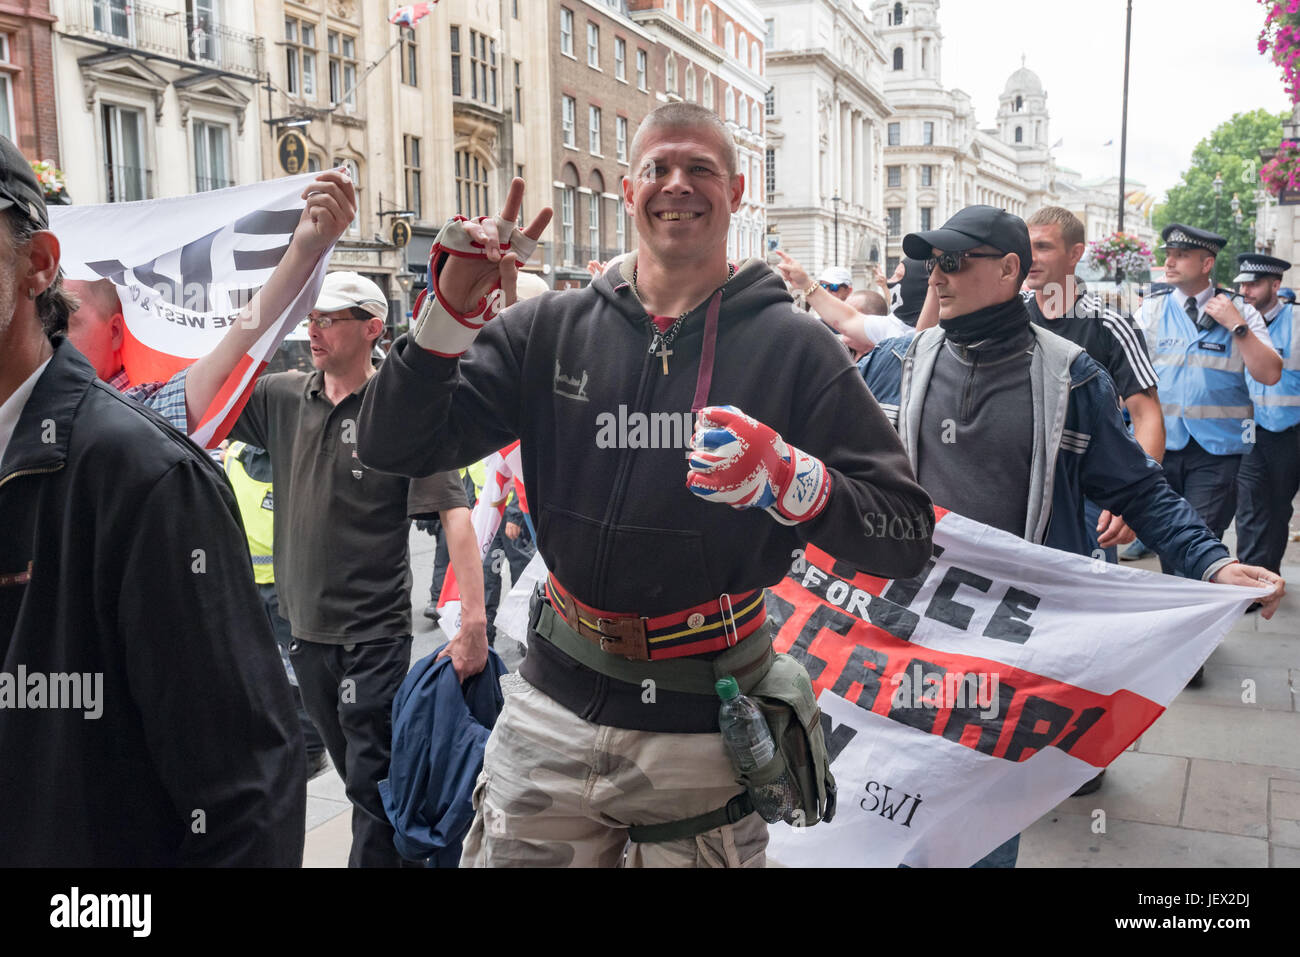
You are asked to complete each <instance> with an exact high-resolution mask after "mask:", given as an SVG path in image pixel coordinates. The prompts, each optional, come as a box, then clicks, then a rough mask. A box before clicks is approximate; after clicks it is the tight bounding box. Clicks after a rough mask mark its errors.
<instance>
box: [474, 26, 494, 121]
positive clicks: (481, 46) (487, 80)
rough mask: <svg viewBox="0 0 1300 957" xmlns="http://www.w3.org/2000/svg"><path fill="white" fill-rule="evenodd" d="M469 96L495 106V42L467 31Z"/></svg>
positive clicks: (484, 35) (483, 35)
mask: <svg viewBox="0 0 1300 957" xmlns="http://www.w3.org/2000/svg"><path fill="white" fill-rule="evenodd" d="M469 95H470V97H471V98H472V99H475V100H478V101H479V102H480V103H488V104H490V105H492V106H496V105H497V41H496V40H489V39H488V37H487V34H486V33H479V32H478V31H477V30H471V31H469Z"/></svg>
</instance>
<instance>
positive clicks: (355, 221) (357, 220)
mask: <svg viewBox="0 0 1300 957" xmlns="http://www.w3.org/2000/svg"><path fill="white" fill-rule="evenodd" d="M333 165H334V166H335V168H337V167H339V166H343V167H346V168H347V171H348V176H350V177H351V178H352V182H353V183H354V184H356V187H357V190H358V195H357V210H356V212H355V213H353V214H352V222H350V223H348V233H349V234H351V235H353V236H359V235H361V195H360V189H361V168H360V167H359V166H357V161H356V160H354V159H348V158H347V157H346V156H336V157H334V164H333Z"/></svg>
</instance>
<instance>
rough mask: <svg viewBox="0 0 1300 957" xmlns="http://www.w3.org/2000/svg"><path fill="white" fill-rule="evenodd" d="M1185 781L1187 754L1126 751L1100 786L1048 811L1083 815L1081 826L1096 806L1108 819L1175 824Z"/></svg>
mask: <svg viewBox="0 0 1300 957" xmlns="http://www.w3.org/2000/svg"><path fill="white" fill-rule="evenodd" d="M1186 784H1187V759H1186V758H1180V757H1174V756H1171V755H1165V754H1141V753H1138V752H1134V751H1125V752H1124V753H1123V754H1121V755H1120V756H1119V757H1118V758H1116V759H1115V760H1114V761H1112V762H1111V765H1110V767H1109V768H1107V770H1106V777H1105V778H1104V779H1103V780H1102V785H1101V790H1099V791H1097V792H1095V793H1093V794H1088V795H1085V796H1084V797H1070V798H1066V799H1065V800H1064V801H1062V802H1061V803H1060V804H1058V805H1057V806H1056V809H1055V810H1054V811H1052V812H1050V813H1052V814H1058V813H1059V814H1071V815H1082V816H1083V817H1084V818H1085V821H1084V825H1081V826H1086V825H1087V824H1088V823H1089V822H1088V819H1090V818H1091V817H1092V816H1093V814H1094V812H1095V811H1096V810H1097V809H1099V808H1100V809H1101V810H1103V811H1105V812H1106V817H1107V818H1108V819H1115V818H1120V819H1123V820H1126V821H1141V822H1145V823H1147V824H1169V825H1177V824H1178V822H1179V818H1180V815H1181V813H1182V808H1183V791H1184V789H1185V787H1186ZM1261 836H1262V835H1261Z"/></svg>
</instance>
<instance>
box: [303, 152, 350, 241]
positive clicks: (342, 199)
mask: <svg viewBox="0 0 1300 957" xmlns="http://www.w3.org/2000/svg"><path fill="white" fill-rule="evenodd" d="M302 198H303V199H305V200H307V206H306V207H305V208H304V209H303V211H302V216H301V217H299V219H298V226H297V227H296V228H295V229H294V231H293V241H292V244H293V245H295V246H298V247H299V249H301V250H302V252H304V253H307V254H309V255H310V256H311V257H312V258H313V259H314V258H315V257H316V256H319V255H320V254H321V253H322V252H324V251H325V250H326V249H328V248H329V247H330V246H331V245H333V244H334V243H335V242H337V241H338V238H339V237H340V236H342V235H343V232H344V231H345V230H346V229H347V228H348V225H349V224H350V223H351V222H352V220H353V217H355V216H356V214H357V192H356V188H355V187H354V186H353V185H352V180H351V179H350V178H349V177H348V175H347V173H345V172H343V171H342V170H337V169H331V170H326V171H325V172H323V173H321V174H320V175H319V176H317V177H316V179H315V180H314V181H313V182H312V183H311V184H310V185H309V186H308V187H307V188H306V189H304V190H303V191H302Z"/></svg>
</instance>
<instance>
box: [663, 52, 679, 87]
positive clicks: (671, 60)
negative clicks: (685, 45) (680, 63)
mask: <svg viewBox="0 0 1300 957" xmlns="http://www.w3.org/2000/svg"><path fill="white" fill-rule="evenodd" d="M664 86H665V87H666V88H667V91H668V92H669V93H676V92H677V57H675V56H673V55H672V53H669V54H668V56H667V57H665V58H664Z"/></svg>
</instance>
